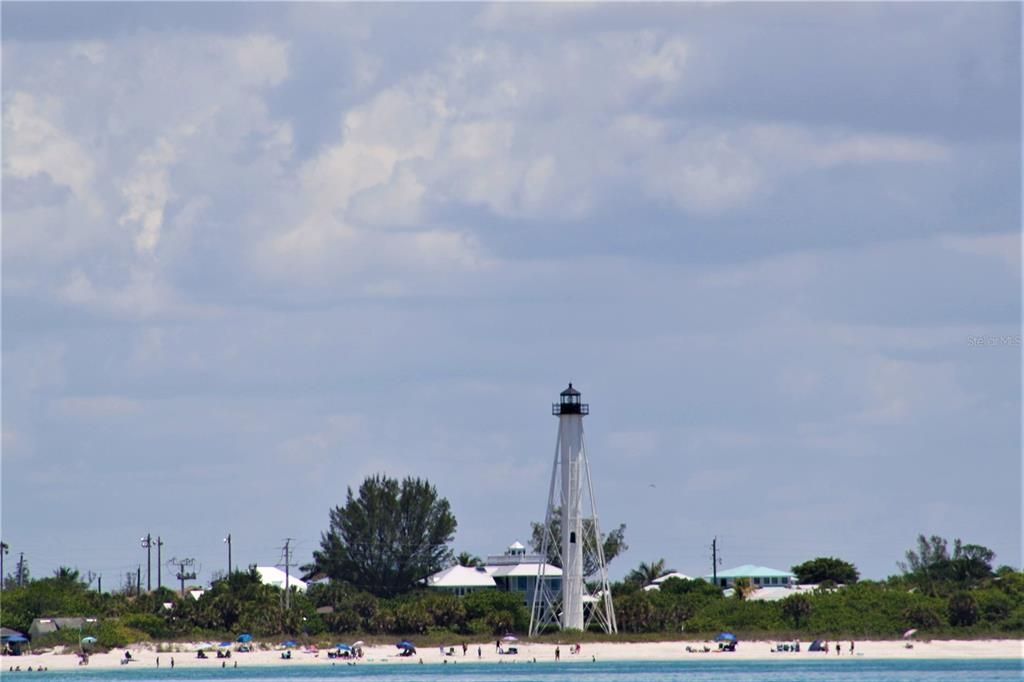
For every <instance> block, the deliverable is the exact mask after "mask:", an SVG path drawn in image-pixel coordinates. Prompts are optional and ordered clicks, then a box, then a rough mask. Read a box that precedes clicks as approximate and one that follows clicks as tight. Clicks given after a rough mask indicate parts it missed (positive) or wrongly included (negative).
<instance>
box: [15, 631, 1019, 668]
mask: <svg viewBox="0 0 1024 682" xmlns="http://www.w3.org/2000/svg"><path fill="white" fill-rule="evenodd" d="M571 644H572V642H570V641H567V642H565V643H564V644H561V645H556V644H550V643H547V642H544V643H537V644H531V643H529V642H520V643H519V654H518V655H499V654H498V653H496V651H495V647H494V641H493V640H490V641H486V642H469V650H468V652H467V654H466V655H465V656H463V655H462V647H461V642H458V643H455V642H453V643H452V646H455V650H456V654H455V655H454V656H444V655H442V653H441V651H440V650H439V649H438V648H427V649H420V650H418V651H417V652H416V655H415V656H410V657H400V656H398V649H396V648H395V646H394V645H391V644H388V645H376V646H367V647H364V653H365V655H364V657H363V658H362V659H360V660H359V662H358V663H357V665H374V666H376V665H418V664H419V663H420V661H422V662H423V664H424V665H441V664H445V665H447V664H455V665H457V664H459V663H494V664H498V663H501V664H528V663H530V662H532V661H533V660H536V661H537V662H541V661H546V662H551V661H554V660H555V649H556V647H558V649H559V654H560V657H559V658H560V662H561V663H564V664H566V665H578V664H586V663H592V662H593V661H595V660H597V661H604V662H611V661H696V660H707V661H736V660H748V661H757V660H765V661H767V660H784V661H809V660H826V659H829V660H834V659H847V658H850V657H851V654H850V642H849V640H840V653H839V655H838V656H837V655H836V653H835V642H834V641H833V642H830V650H829V652H828V653H827V654H825V653H822V652H812V651H809V650H808V647H809V645H810V642H809V641H807V642H804V641H802V642H801V643H800V649H801V650H800V651H799V652H778V653H776V652H773V651H772V649H773V648H774V646H775V642H772V641H756V640H755V641H744V642H740V643H739V645H738V646H737V648H736V651H735V652H718V649H717V645H716V644H715V643H713V642H698V641H690V640H678V641H665V642H633V643H630V642H610V643H586V644H584V645H583V646H582V648H581V651H580V653H578V654H572V653H570V646H571ZM912 644H913V647H912V648H907V646H906V645H907V642H905V641H904V640H866V641H864V642H855V648H854V654H853V657H855V658H858V659H877V660H881V659H902V660H913V659H922V660H924V659H1024V640H1020V639H999V640H997V639H985V640H930V641H914V642H913V643H912ZM164 646H165V648H166V647H170V648H176V649H177V650H174V651H167V650H164V651H158V650H157V645H155V644H152V643H146V644H138V645H133V646H130V647H128V648H127V650H128V651H130V652H131V657H132V660H131V662H129V663H127V664H123V663H122V660H123V659H124V652H125V649H117V650H113V651H110V652H107V653H97V654H93V655H92V656H90V657H89V664H88V669H90V670H102V669H119V668H122V667H124V666H127V667H128V668H129V669H135V668H146V669H151V668H153V669H155V668H156V667H157V659H158V658H159V666H160V667H161V668H165V667H166V668H169V667H170V666H171V662H172V660H173V662H174V667H175V669H177V668H189V669H202V668H206V669H211V670H212V669H214V668H220V667H222V665H223V666H224V667H234V666H235V665H236V664H237V666H238V667H240V668H241V667H250V666H260V667H269V666H331V665H338V666H341V665H347V663H348V662H347V661H346V660H345V659H334V658H329V657H328V655H327V650H325V649H321V650H319V651H316V652H307V651H304V650H303V649H302V648H293V649H291V652H292V653H291V658H290V659H283V658H282V657H281V654H282V653H284V652H285V651H286V650H285V649H282V648H274V649H266V650H263V649H257V650H256V651H252V652H232V655H231V658H229V659H218V658H216V656H215V654H214V653H212V652H211V653H209V654H208V656H209V657H208V658H206V659H200V658H197V657H196V652H197V650H198V648H199V646H200V645H199V644H196V643H191V644H190V643H174V644H169V645H164ZM704 646H707V647H708V648H710V649H711V651H710V652H708V653H704V652H703V647H704ZM478 647H479V649H480V656H479V657H478V656H477V648H478ZM686 647H690V648H691V649H693V650H699V651H700V653H690V652H687V651H686ZM14 666H20V667H21V669H22V670H23V671H24V670H27V669H28V667H32V668H33V669H38V668H39V666H43V667H44V668H46V669H49V670H68V669H82V668H85V666H81V667H80V666H79V658H78V656H77V655H76V654H75V653H74V652H71V651H69V652H67V653H64V652H63V651H62V650H61V649H60V648H58V649H55V650H53V651H47V652H43V653H32V654H25V655H22V656H4V657H3V665H2V670H3V671H4V672H6V671H7V670H9V669H10V668H11V667H14Z"/></svg>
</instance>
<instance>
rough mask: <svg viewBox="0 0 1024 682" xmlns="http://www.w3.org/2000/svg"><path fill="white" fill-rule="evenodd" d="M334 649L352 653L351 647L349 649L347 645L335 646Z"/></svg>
mask: <svg viewBox="0 0 1024 682" xmlns="http://www.w3.org/2000/svg"><path fill="white" fill-rule="evenodd" d="M334 648H335V649H340V650H341V651H352V647H350V646H349V645H348V644H335V645H334Z"/></svg>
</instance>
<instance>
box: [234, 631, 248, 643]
mask: <svg viewBox="0 0 1024 682" xmlns="http://www.w3.org/2000/svg"><path fill="white" fill-rule="evenodd" d="M235 641H237V642H251V641H252V635H250V634H249V633H248V632H243V633H242V634H240V635H239V636H238V639H237V640H235Z"/></svg>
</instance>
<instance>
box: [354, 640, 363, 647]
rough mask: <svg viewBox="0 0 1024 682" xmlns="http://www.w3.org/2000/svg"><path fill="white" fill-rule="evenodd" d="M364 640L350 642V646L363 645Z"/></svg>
mask: <svg viewBox="0 0 1024 682" xmlns="http://www.w3.org/2000/svg"><path fill="white" fill-rule="evenodd" d="M365 644H366V642H364V641H363V640H359V641H358V642H352V646H364V645H365Z"/></svg>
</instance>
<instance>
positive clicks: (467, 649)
mask: <svg viewBox="0 0 1024 682" xmlns="http://www.w3.org/2000/svg"><path fill="white" fill-rule="evenodd" d="M467 651H469V645H468V644H466V643H465V642H463V643H462V655H463V656H465V655H466V652H467Z"/></svg>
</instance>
